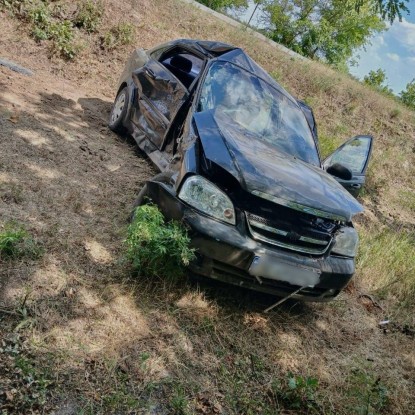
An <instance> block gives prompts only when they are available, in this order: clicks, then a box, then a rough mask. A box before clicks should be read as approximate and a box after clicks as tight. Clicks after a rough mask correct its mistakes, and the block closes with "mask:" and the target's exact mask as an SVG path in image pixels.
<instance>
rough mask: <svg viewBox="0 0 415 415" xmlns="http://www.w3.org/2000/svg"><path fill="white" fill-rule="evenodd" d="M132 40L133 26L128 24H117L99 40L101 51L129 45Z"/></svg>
mask: <svg viewBox="0 0 415 415" xmlns="http://www.w3.org/2000/svg"><path fill="white" fill-rule="evenodd" d="M133 40H134V26H133V25H131V24H130V23H118V25H117V26H114V27H112V28H111V29H110V30H109V31H108V32H107V33H105V35H104V36H103V38H102V39H101V44H102V47H103V49H106V50H113V49H115V48H117V47H118V46H122V45H130V44H131V43H133Z"/></svg>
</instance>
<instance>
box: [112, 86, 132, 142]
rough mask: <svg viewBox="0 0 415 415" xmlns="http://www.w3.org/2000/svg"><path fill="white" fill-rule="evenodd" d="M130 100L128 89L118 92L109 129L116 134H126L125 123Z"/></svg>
mask: <svg viewBox="0 0 415 415" xmlns="http://www.w3.org/2000/svg"><path fill="white" fill-rule="evenodd" d="M128 98H129V97H128V88H127V87H124V88H123V89H121V90H120V91H119V92H118V94H117V97H116V98H115V101H114V104H113V105H112V108H111V113H110V118H109V123H108V127H109V128H110V130H112V131H114V132H116V133H120V134H123V133H125V132H126V129H125V127H124V121H125V116H126V114H127V107H128Z"/></svg>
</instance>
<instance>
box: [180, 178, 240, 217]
mask: <svg viewBox="0 0 415 415" xmlns="http://www.w3.org/2000/svg"><path fill="white" fill-rule="evenodd" d="M179 199H181V200H183V201H184V202H186V203H188V204H189V205H190V206H193V207H194V208H196V209H198V210H200V211H201V212H203V213H205V214H206V215H209V216H212V217H214V218H216V219H219V220H221V221H223V222H227V223H230V224H232V225H235V209H234V208H233V203H232V201H231V199H229V197H228V196H227V195H226V194H225V193H223V192H222V190H220V189H219V188H218V187H217V186H215V185H214V184H213V183H211V182H210V181H209V180H206V179H205V178H204V177H202V176H191V177H189V178H188V179H187V180H186V181H185V182H184V184H183V186H182V188H181V189H180V192H179Z"/></svg>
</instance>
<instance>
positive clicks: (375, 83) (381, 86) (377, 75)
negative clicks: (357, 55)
mask: <svg viewBox="0 0 415 415" xmlns="http://www.w3.org/2000/svg"><path fill="white" fill-rule="evenodd" d="M386 81H387V77H386V73H385V71H384V70H383V69H378V70H377V71H370V72H369V73H368V74H367V75H366V76H365V77H364V78H363V82H364V83H365V84H366V85H370V86H371V87H373V88H375V89H377V90H378V91H380V92H384V93H386V94H393V92H392V90H391V89H390V88H389V86H388V85H387V84H386Z"/></svg>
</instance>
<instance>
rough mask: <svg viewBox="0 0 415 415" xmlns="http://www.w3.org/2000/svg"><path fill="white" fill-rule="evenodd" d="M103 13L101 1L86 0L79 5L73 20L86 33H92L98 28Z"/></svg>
mask: <svg viewBox="0 0 415 415" xmlns="http://www.w3.org/2000/svg"><path fill="white" fill-rule="evenodd" d="M103 14H104V6H103V5H102V3H101V1H97V2H94V1H92V0H86V1H84V2H82V3H81V4H80V5H79V9H78V12H77V14H76V16H75V19H74V20H73V22H74V25H75V26H76V27H79V28H83V29H84V30H85V31H86V32H88V33H93V32H96V31H97V30H98V26H99V24H100V23H101V19H102V16H103Z"/></svg>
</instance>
